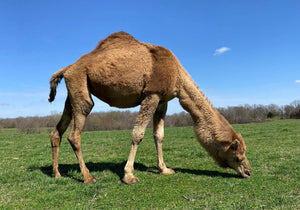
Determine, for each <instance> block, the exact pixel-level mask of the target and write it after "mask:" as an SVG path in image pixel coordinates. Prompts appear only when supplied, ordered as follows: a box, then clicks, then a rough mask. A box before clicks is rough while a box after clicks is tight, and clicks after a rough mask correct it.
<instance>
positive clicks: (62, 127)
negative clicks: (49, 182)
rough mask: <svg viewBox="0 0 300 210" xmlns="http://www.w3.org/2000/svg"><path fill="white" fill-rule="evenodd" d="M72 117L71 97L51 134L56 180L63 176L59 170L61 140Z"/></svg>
mask: <svg viewBox="0 0 300 210" xmlns="http://www.w3.org/2000/svg"><path fill="white" fill-rule="evenodd" d="M71 117H72V108H71V104H70V99H69V97H68V98H67V99H66V103H65V108H64V112H63V115H62V116H61V119H60V121H59V123H58V124H57V125H56V127H55V129H54V130H53V131H52V132H51V134H50V141H51V146H52V166H53V174H54V177H55V178H60V177H61V175H60V173H59V170H58V152H59V146H60V143H61V138H62V135H63V134H64V132H65V131H66V129H67V128H68V126H69V124H70V121H71Z"/></svg>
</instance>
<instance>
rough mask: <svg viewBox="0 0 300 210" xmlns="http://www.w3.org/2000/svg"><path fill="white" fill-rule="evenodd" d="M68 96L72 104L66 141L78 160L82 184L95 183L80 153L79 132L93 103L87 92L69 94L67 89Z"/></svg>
mask: <svg viewBox="0 0 300 210" xmlns="http://www.w3.org/2000/svg"><path fill="white" fill-rule="evenodd" d="M69 94H70V100H71V104H72V121H71V128H70V133H69V136H68V141H69V142H70V144H71V146H72V148H73V151H74V153H75V155H76V158H77V160H78V163H79V167H80V171H81V174H82V176H83V179H84V183H86V184H88V183H91V182H96V180H97V179H96V178H95V177H92V176H91V175H90V172H89V170H88V168H87V167H86V165H85V162H84V160H83V156H82V152H81V131H82V129H83V127H84V123H85V120H86V117H87V115H88V114H89V113H90V111H91V110H92V108H93V106H94V102H93V100H92V98H91V95H90V94H89V93H88V91H78V90H77V91H76V92H70V89H69ZM74 96H75V97H74Z"/></svg>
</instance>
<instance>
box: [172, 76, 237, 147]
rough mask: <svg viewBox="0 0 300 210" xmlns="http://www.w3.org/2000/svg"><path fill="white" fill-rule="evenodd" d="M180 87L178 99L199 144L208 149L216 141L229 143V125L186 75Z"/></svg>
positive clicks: (231, 131) (230, 132)
mask: <svg viewBox="0 0 300 210" xmlns="http://www.w3.org/2000/svg"><path fill="white" fill-rule="evenodd" d="M181 85H182V86H181V88H180V94H179V96H178V98H179V101H180V104H181V106H182V107H183V108H184V109H185V110H186V111H187V112H189V113H190V115H191V117H192V119H193V121H194V129H195V133H196V135H197V138H198V140H199V141H200V143H201V144H202V145H203V146H204V147H206V149H208V148H207V147H208V145H211V144H212V143H213V144H215V143H216V141H219V142H222V141H230V140H231V139H232V137H231V136H232V135H233V132H234V131H233V129H232V127H231V125H230V124H229V123H228V122H227V120H225V118H224V117H223V116H221V114H220V113H219V112H218V111H217V110H216V109H215V108H214V107H213V106H212V105H211V103H210V102H209V101H208V100H207V99H206V98H205V97H204V94H203V93H202V92H201V91H200V90H199V89H198V87H197V86H196V85H195V83H194V82H193V80H192V79H191V77H190V76H189V75H188V74H187V73H186V75H184V76H183V77H182V81H181Z"/></svg>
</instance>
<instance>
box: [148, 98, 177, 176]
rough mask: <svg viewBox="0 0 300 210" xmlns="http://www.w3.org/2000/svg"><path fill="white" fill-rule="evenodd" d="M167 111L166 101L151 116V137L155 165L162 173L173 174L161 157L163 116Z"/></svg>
mask: <svg viewBox="0 0 300 210" xmlns="http://www.w3.org/2000/svg"><path fill="white" fill-rule="evenodd" d="M166 112H167V103H164V104H160V105H159V106H158V108H157V110H156V112H155V114H154V118H153V137H154V140H155V145H156V150H157V166H158V169H159V171H160V174H162V175H169V174H174V173H175V172H174V170H173V169H171V168H167V166H166V164H165V163H164V159H163V152H162V142H163V139H164V118H165V116H166Z"/></svg>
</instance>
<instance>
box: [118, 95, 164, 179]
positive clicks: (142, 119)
mask: <svg viewBox="0 0 300 210" xmlns="http://www.w3.org/2000/svg"><path fill="white" fill-rule="evenodd" d="M158 103H159V97H158V96H157V95H149V96H147V97H146V98H145V99H144V100H143V101H142V103H141V108H140V111H139V114H138V117H137V119H136V123H135V125H134V128H133V131H132V145H131V150H130V154H129V157H128V161H127V163H126V166H125V168H124V172H125V175H124V178H123V179H122V181H123V182H124V183H126V184H133V183H135V182H137V181H138V178H137V177H135V176H134V175H133V172H134V166H133V165H134V159H135V155H136V151H137V149H138V146H139V144H140V142H141V141H142V140H143V138H144V134H145V130H146V127H147V125H148V124H149V122H150V120H151V118H152V116H153V114H154V112H155V110H156V108H157V105H158Z"/></svg>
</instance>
